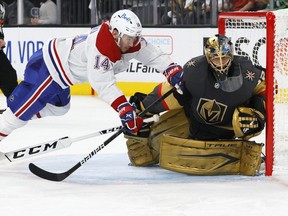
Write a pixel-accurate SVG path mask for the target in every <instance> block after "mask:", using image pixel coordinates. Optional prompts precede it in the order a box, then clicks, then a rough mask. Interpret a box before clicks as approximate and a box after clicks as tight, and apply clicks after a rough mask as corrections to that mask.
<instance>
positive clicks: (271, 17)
mask: <svg viewBox="0 0 288 216" xmlns="http://www.w3.org/2000/svg"><path fill="white" fill-rule="evenodd" d="M218 28H219V29H218V30H219V34H223V35H226V36H227V37H229V38H231V40H232V42H233V43H234V49H235V50H234V51H235V55H241V56H247V57H249V58H250V59H251V60H252V62H253V63H254V64H255V65H259V66H262V67H263V68H266V82H267V91H266V96H267V100H266V111H267V122H266V133H262V135H260V137H256V139H258V140H257V141H260V142H263V143H264V144H265V148H264V150H263V154H265V156H266V160H265V175H267V176H270V175H272V173H273V175H277V174H280V175H282V174H288V9H282V10H277V11H270V12H226V13H221V14H220V15H219V20H218Z"/></svg>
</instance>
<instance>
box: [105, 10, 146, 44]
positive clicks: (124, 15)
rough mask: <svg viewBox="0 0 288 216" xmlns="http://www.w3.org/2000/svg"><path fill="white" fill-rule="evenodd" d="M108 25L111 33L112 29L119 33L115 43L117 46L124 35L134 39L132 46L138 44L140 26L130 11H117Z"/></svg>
mask: <svg viewBox="0 0 288 216" xmlns="http://www.w3.org/2000/svg"><path fill="white" fill-rule="evenodd" d="M109 25H110V26H109V28H110V31H111V32H112V31H113V30H114V29H117V30H118V32H119V40H118V42H117V43H118V45H119V43H120V38H122V37H123V35H124V34H126V35H128V36H131V37H135V38H136V40H135V43H134V46H136V45H137V44H138V43H139V42H140V38H141V34H142V25H141V22H140V20H139V18H138V17H137V15H136V14H135V13H133V12H132V11H130V10H119V11H117V12H115V13H114V14H113V15H112V16H111V19H110V24H109Z"/></svg>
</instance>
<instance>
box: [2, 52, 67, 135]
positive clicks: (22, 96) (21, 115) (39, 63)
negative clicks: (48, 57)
mask: <svg viewBox="0 0 288 216" xmlns="http://www.w3.org/2000/svg"><path fill="white" fill-rule="evenodd" d="M7 105H8V108H7V110H6V111H5V112H4V113H3V114H2V116H1V117H2V118H1V122H0V140H1V136H2V138H3V137H5V136H7V135H8V134H10V133H11V132H12V131H13V130H14V129H16V128H19V127H21V126H24V125H25V124H26V122H27V121H28V120H30V119H32V118H34V117H35V116H37V117H38V118H40V117H44V116H57V115H64V114H65V113H67V112H68V110H69V107H70V89H69V88H66V89H62V88H61V87H60V86H59V85H58V84H57V83H56V82H55V81H53V79H52V77H51V75H50V73H49V71H48V69H47V67H46V65H45V63H44V61H43V56H42V50H39V51H37V52H36V53H34V54H33V56H32V57H31V58H30V60H29V62H28V64H27V66H26V69H25V73H24V80H23V81H22V82H21V83H20V84H19V85H18V86H17V87H16V88H15V90H14V91H13V92H12V94H11V95H10V96H9V98H8V100H7Z"/></svg>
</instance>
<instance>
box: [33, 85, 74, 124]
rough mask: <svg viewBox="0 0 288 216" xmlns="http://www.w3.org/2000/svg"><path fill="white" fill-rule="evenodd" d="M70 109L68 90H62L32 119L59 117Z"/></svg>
mask: <svg viewBox="0 0 288 216" xmlns="http://www.w3.org/2000/svg"><path fill="white" fill-rule="evenodd" d="M69 109H70V88H66V89H63V91H62V92H61V93H60V94H57V95H56V96H55V97H53V98H51V100H49V101H48V103H47V104H46V106H45V107H44V108H43V109H41V110H40V111H39V112H38V113H36V115H34V116H33V117H32V118H33V119H35V118H43V117H45V116H61V115H64V114H66V113H67V112H68V111H69Z"/></svg>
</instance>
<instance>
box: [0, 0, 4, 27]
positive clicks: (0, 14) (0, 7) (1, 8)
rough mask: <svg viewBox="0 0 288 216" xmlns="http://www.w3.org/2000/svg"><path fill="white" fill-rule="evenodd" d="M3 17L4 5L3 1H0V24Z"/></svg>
mask: <svg viewBox="0 0 288 216" xmlns="http://www.w3.org/2000/svg"><path fill="white" fill-rule="evenodd" d="M4 17H5V7H4V3H3V2H2V1H0V24H1V25H2V24H3V22H4Z"/></svg>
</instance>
